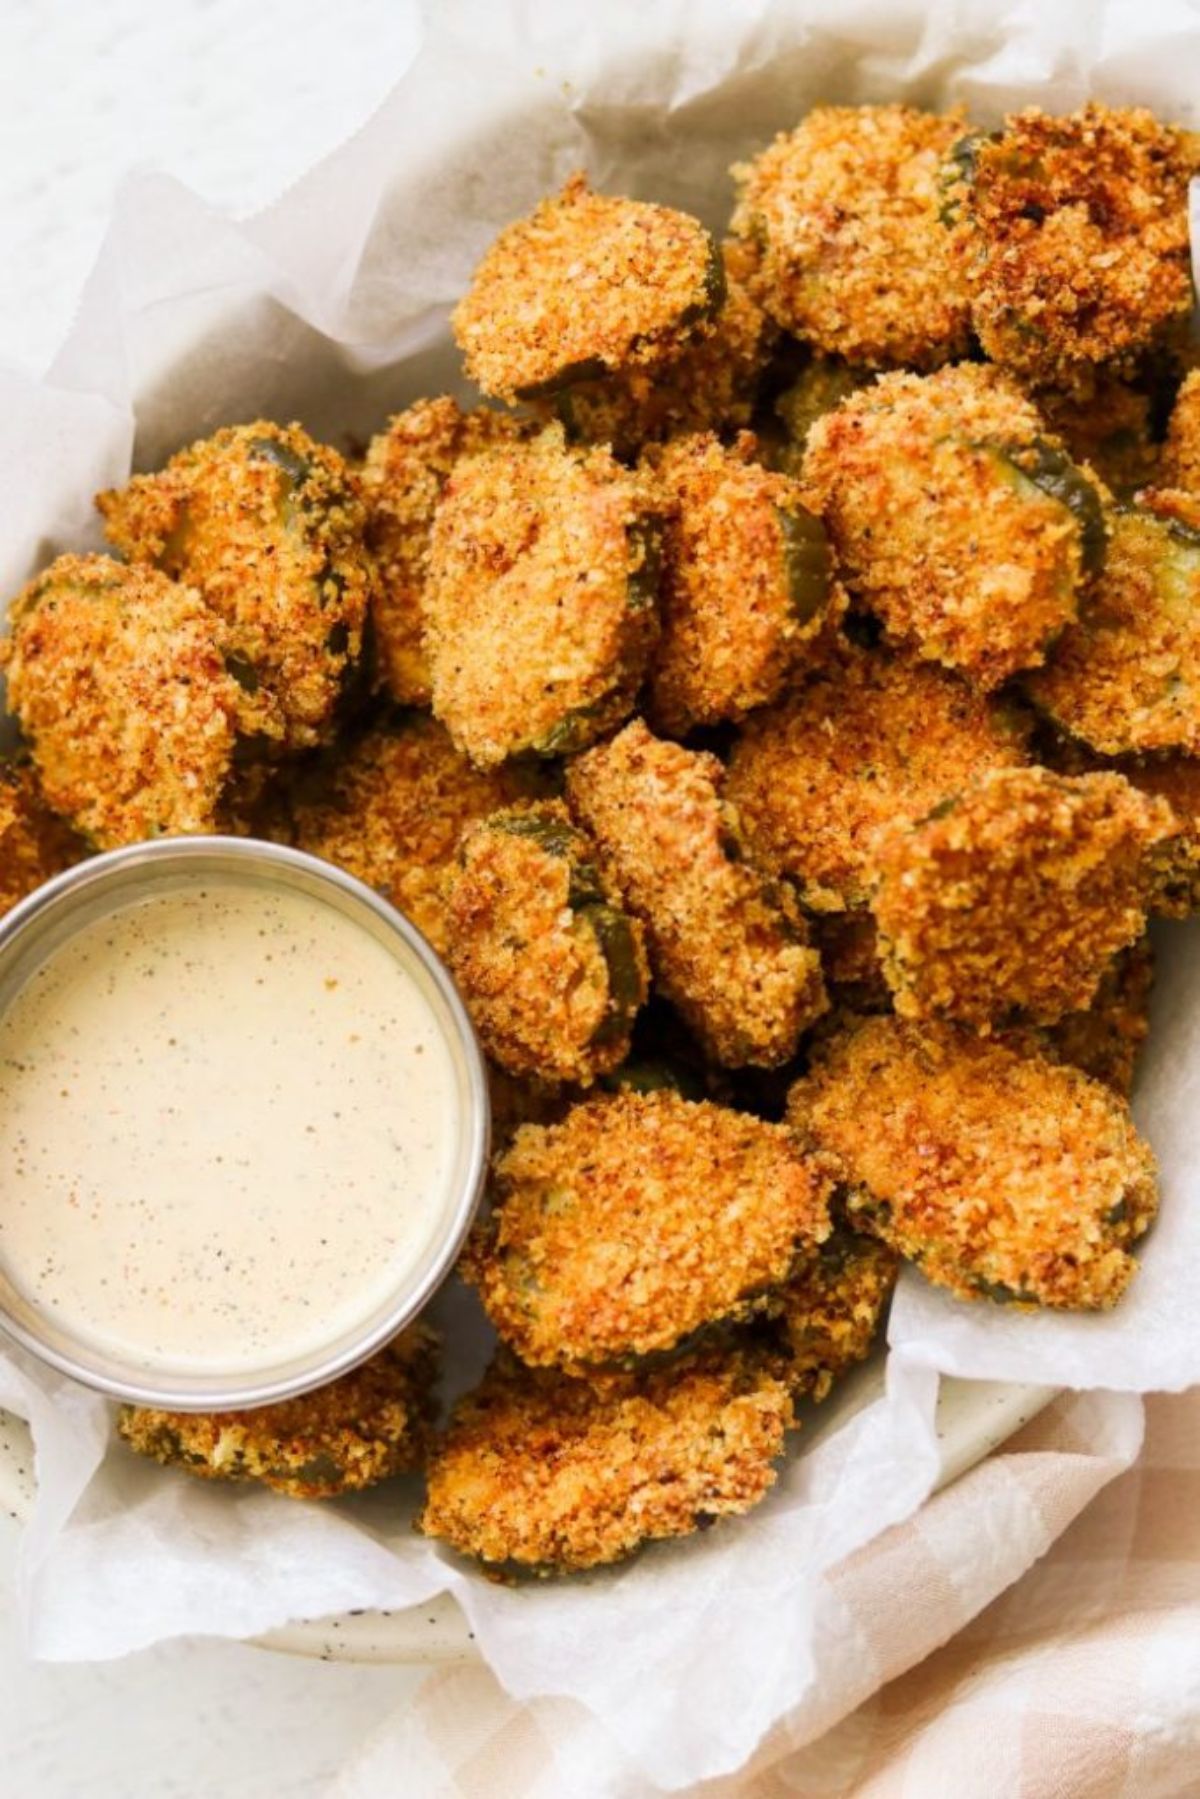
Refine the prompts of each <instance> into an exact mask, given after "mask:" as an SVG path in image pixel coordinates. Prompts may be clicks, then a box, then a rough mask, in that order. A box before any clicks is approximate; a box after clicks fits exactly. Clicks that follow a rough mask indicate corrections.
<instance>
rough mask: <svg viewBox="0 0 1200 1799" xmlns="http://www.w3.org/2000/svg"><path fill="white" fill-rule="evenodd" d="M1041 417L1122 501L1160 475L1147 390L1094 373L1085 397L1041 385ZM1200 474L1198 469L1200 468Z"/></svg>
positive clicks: (1074, 458) (1078, 460)
mask: <svg viewBox="0 0 1200 1799" xmlns="http://www.w3.org/2000/svg"><path fill="white" fill-rule="evenodd" d="M1037 405H1038V409H1039V410H1040V412H1041V414H1042V417H1043V418H1044V419H1045V421H1046V423H1047V425H1049V427H1050V429H1051V431H1053V432H1054V433H1055V434H1056V435H1057V436H1058V437H1059V438H1061V439H1062V441H1063V443H1064V444H1065V445H1066V449H1067V454H1068V455H1069V456H1070V458H1071V460H1072V461H1073V462H1075V463H1086V464H1087V466H1088V468H1090V469H1092V470H1094V471H1095V473H1096V474H1097V475H1098V476H1099V477H1100V479H1101V481H1103V483H1104V485H1105V486H1106V487H1107V488H1109V489H1110V490H1111V492H1112V493H1114V494H1115V495H1116V497H1117V499H1119V500H1131V499H1132V498H1133V497H1134V495H1135V494H1136V493H1137V491H1138V489H1139V488H1142V487H1149V486H1151V485H1152V484H1153V483H1154V482H1155V481H1156V480H1157V479H1161V480H1163V481H1164V483H1166V484H1170V485H1179V486H1182V487H1186V486H1187V485H1188V483H1187V482H1186V481H1181V482H1178V483H1175V482H1174V480H1173V478H1168V477H1167V476H1166V474H1165V472H1164V473H1163V474H1161V475H1160V473H1159V467H1160V458H1161V450H1160V445H1159V443H1158V441H1157V439H1156V436H1155V430H1154V403H1153V396H1152V395H1151V393H1150V391H1149V389H1148V388H1147V387H1144V386H1138V387H1135V386H1134V385H1132V383H1130V382H1128V381H1121V380H1119V379H1118V378H1117V377H1116V376H1115V375H1104V374H1100V375H1097V376H1096V379H1095V382H1094V384H1093V391H1092V392H1091V393H1090V394H1089V395H1088V396H1087V397H1086V399H1079V398H1078V397H1077V396H1075V395H1073V394H1061V393H1055V392H1054V391H1053V390H1052V389H1050V388H1043V389H1041V390H1040V391H1039V392H1038V394H1037ZM1198 472H1200V471H1198Z"/></svg>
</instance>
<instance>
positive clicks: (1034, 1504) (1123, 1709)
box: [335, 1389, 1200, 1799]
mask: <svg viewBox="0 0 1200 1799" xmlns="http://www.w3.org/2000/svg"><path fill="white" fill-rule="evenodd" d="M1138 1405H1139V1402H1138V1400H1137V1399H1135V1398H1133V1397H1132V1396H1128V1395H1115V1394H1109V1395H1101V1394H1095V1395H1087V1394H1073V1395H1067V1396H1064V1397H1063V1398H1060V1399H1059V1400H1056V1401H1055V1402H1054V1404H1053V1405H1051V1406H1050V1407H1049V1408H1047V1410H1046V1411H1045V1412H1043V1413H1042V1414H1041V1416H1040V1417H1038V1418H1037V1419H1035V1420H1034V1421H1033V1423H1032V1424H1030V1425H1028V1426H1027V1427H1026V1428H1025V1429H1024V1430H1023V1431H1022V1432H1021V1433H1020V1434H1019V1435H1018V1436H1017V1437H1014V1438H1013V1439H1012V1440H1011V1441H1010V1442H1009V1443H1007V1444H1005V1445H1004V1446H1003V1448H1002V1449H1000V1450H999V1451H997V1452H996V1453H995V1454H993V1455H991V1456H989V1457H988V1458H987V1460H986V1461H984V1462H982V1463H981V1464H980V1465H979V1466H978V1467H976V1468H975V1469H973V1470H972V1471H971V1472H970V1473H968V1474H966V1475H964V1476H963V1478H962V1479H961V1480H959V1481H957V1482H956V1483H955V1484H954V1485H953V1486H951V1487H949V1488H947V1489H946V1491H945V1492H943V1493H940V1494H939V1495H937V1496H936V1497H935V1498H933V1499H931V1500H930V1501H929V1502H928V1503H927V1504H926V1505H925V1506H924V1507H923V1508H922V1509H921V1511H920V1512H919V1513H918V1514H917V1515H916V1516H915V1517H914V1518H912V1519H910V1520H909V1521H908V1522H907V1523H905V1524H902V1525H898V1526H897V1527H895V1528H894V1529H892V1530H890V1531H888V1532H887V1533H886V1535H884V1536H883V1537H880V1538H879V1539H878V1540H877V1541H876V1542H874V1543H872V1544H870V1545H869V1546H868V1547H867V1548H865V1549H863V1550H861V1551H859V1552H858V1554H856V1555H854V1556H851V1557H850V1558H849V1559H848V1560H847V1561H846V1562H844V1563H842V1564H841V1565H840V1566H839V1567H838V1568H837V1569H836V1570H835V1572H834V1574H833V1576H832V1577H831V1579H830V1581H829V1590H828V1593H827V1595H826V1597H827V1601H828V1607H829V1614H828V1616H829V1625H830V1641H831V1643H836V1644H837V1645H838V1648H839V1651H840V1652H839V1653H838V1654H837V1656H836V1658H835V1661H836V1667H835V1668H834V1670H833V1673H832V1674H831V1675H829V1676H827V1677H826V1678H825V1679H824V1680H823V1681H822V1682H821V1683H820V1684H819V1686H818V1688H817V1690H816V1691H814V1693H813V1694H812V1695H810V1698H809V1700H808V1701H806V1703H805V1705H804V1707H803V1708H802V1710H801V1712H800V1713H798V1714H794V1715H793V1716H792V1717H791V1718H789V1719H788V1720H787V1721H786V1723H785V1724H784V1725H782V1726H780V1727H779V1728H778V1729H777V1730H775V1731H774V1732H773V1733H772V1734H771V1736H770V1737H769V1738H768V1739H767V1740H766V1742H764V1743H763V1744H762V1745H761V1746H760V1748H759V1751H758V1753H757V1755H756V1756H755V1757H754V1759H753V1761H752V1762H751V1763H750V1764H749V1766H748V1767H747V1768H746V1769H744V1770H742V1771H741V1772H740V1773H739V1774H737V1775H731V1776H729V1777H726V1778H723V1779H720V1780H715V1781H708V1782H705V1783H703V1784H702V1785H701V1786H699V1787H693V1788H692V1789H690V1790H691V1791H692V1792H693V1793H695V1794H697V1795H699V1796H700V1799H785V1796H787V1799H795V1796H796V1795H803V1796H804V1799H824V1796H826V1795H829V1796H832V1795H838V1796H839V1799H841V1796H843V1795H854V1799H942V1795H953V1796H954V1799H976V1796H978V1799H985V1796H986V1799H1010V1796H1011V1799H1183V1796H1184V1795H1195V1794H1200V1389H1193V1390H1192V1391H1191V1392H1190V1393H1186V1394H1183V1395H1179V1396H1174V1395H1161V1396H1154V1397H1152V1398H1150V1399H1148V1400H1147V1402H1146V1418H1147V1429H1146V1437H1145V1442H1144V1446H1143V1450H1142V1453H1141V1455H1140V1457H1139V1458H1138V1459H1137V1461H1136V1462H1134V1463H1133V1465H1132V1466H1128V1465H1127V1464H1128V1461H1129V1459H1130V1458H1129V1457H1128V1456H1127V1455H1123V1454H1122V1453H1121V1452H1120V1451H1119V1450H1118V1449H1117V1448H1116V1447H1115V1445H1116V1443H1117V1442H1119V1441H1124V1442H1125V1443H1126V1444H1127V1445H1128V1444H1130V1443H1132V1442H1135V1441H1136V1434H1135V1432H1136V1418H1135V1417H1132V1419H1131V1414H1134V1413H1135V1412H1136V1408H1137V1407H1138ZM1114 1408H1118V1409H1119V1408H1126V1415H1125V1416H1124V1417H1121V1416H1119V1415H1118V1412H1114ZM1131 1422H1132V1424H1133V1431H1132V1432H1131V1428H1130V1426H1131ZM1114 1423H1115V1426H1116V1428H1114ZM1037 1558H1040V1559H1037ZM1031 1563H1032V1564H1033V1565H1032V1566H1031V1565H1030V1564H1031ZM763 1628H764V1630H769V1629H770V1619H769V1617H764V1620H763ZM801 1744H802V1745H804V1746H803V1747H798V1745H801ZM659 1791H660V1789H659V1788H657V1787H655V1786H653V1785H652V1784H650V1783H648V1782H647V1781H646V1779H645V1778H644V1777H643V1776H641V1775H639V1774H638V1772H637V1770H636V1769H634V1768H632V1767H631V1766H630V1765H629V1763H628V1762H627V1761H626V1760H625V1758H624V1757H623V1756H622V1754H621V1752H620V1750H619V1749H618V1748H617V1746H616V1745H615V1744H614V1743H613V1741H612V1739H611V1738H610V1737H609V1736H608V1735H607V1733H606V1732H604V1731H603V1730H602V1729H601V1728H600V1727H599V1726H598V1725H597V1724H596V1723H595V1721H594V1720H593V1719H591V1718H590V1717H589V1716H588V1714H587V1713H586V1712H584V1711H583V1709H582V1708H581V1707H579V1706H578V1705H576V1704H574V1703H573V1702H566V1701H562V1700H553V1699H547V1700H538V1701H536V1702H535V1703H532V1704H524V1705H522V1704H516V1703H514V1702H513V1701H512V1700H510V1699H509V1698H508V1697H507V1696H506V1694H505V1693H504V1692H503V1691H502V1689H501V1688H500V1687H499V1685H498V1684H497V1682H496V1681H495V1680H494V1679H493V1677H492V1676H491V1675H490V1674H489V1673H488V1672H487V1670H486V1669H484V1668H481V1667H478V1666H472V1667H464V1668H455V1669H449V1670H446V1671H444V1672H440V1673H437V1674H434V1675H432V1676H431V1677H430V1678H429V1679H428V1680H427V1681H426V1683H425V1685H424V1686H423V1688H422V1689H421V1691H420V1694H419V1696H418V1698H417V1701H416V1703H415V1704H414V1705H413V1706H411V1707H409V1708H407V1709H406V1710H405V1711H404V1712H402V1713H398V1714H396V1715H395V1716H394V1717H393V1718H392V1719H390V1720H389V1721H388V1722H387V1724H386V1725H385V1726H384V1728H383V1729H382V1730H381V1731H379V1732H378V1733H377V1734H376V1736H375V1737H374V1738H373V1739H372V1740H371V1741H370V1742H368V1743H367V1744H366V1745H365V1746H364V1748H363V1751H362V1752H361V1754H360V1755H359V1756H358V1758H357V1759H356V1761H355V1762H354V1764H353V1765H352V1766H351V1767H350V1768H348V1769H347V1770H346V1772H345V1773H344V1774H343V1776H342V1778H341V1779H340V1780H339V1782H338V1783H337V1786H336V1788H335V1794H336V1799H376V1796H377V1795H383V1794H395V1793H399V1792H404V1793H410V1794H412V1795H414V1799H416V1796H417V1795H419V1796H420V1799H443V1796H445V1799H449V1796H451V1795H453V1796H455V1799H459V1796H461V1799H477V1796H478V1799H485V1796H486V1799H650V1796H652V1795H655V1794H657V1793H658V1792H659Z"/></svg>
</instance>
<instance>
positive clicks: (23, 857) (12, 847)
mask: <svg viewBox="0 0 1200 1799" xmlns="http://www.w3.org/2000/svg"><path fill="white" fill-rule="evenodd" d="M86 853H87V850H86V846H85V845H84V843H83V842H82V841H81V840H80V839H79V838H78V837H77V836H76V835H75V833H74V832H73V831H72V830H70V829H69V828H68V827H67V826H66V825H65V824H64V823H63V821H62V820H61V819H60V818H57V817H56V816H55V814H54V813H53V812H51V811H50V809H49V807H48V806H47V804H46V801H45V799H44V797H43V795H42V791H41V788H40V787H39V786H38V783H37V779H36V777H35V776H34V773H33V770H32V769H31V768H30V767H29V766H28V764H27V763H15V762H0V917H2V916H3V915H4V913H5V912H9V911H11V910H12V908H13V907H14V906H15V905H16V903H17V901H18V900H23V899H24V898H25V897H26V895H27V894H30V893H32V892H33V890H34V888H35V887H40V886H41V884H42V882H43V881H48V880H50V879H51V877H52V876H54V875H57V874H61V873H62V872H63V870H64V869H65V868H70V867H71V866H72V865H73V864H74V863H76V862H81V861H82V860H83V858H84V856H85V855H86Z"/></svg>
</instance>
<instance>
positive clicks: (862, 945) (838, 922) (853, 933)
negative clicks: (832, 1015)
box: [809, 907, 892, 1012]
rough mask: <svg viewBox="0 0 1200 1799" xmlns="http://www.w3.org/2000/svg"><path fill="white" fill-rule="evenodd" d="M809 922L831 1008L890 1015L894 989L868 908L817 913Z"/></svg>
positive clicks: (873, 920)
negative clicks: (890, 984) (888, 977)
mask: <svg viewBox="0 0 1200 1799" xmlns="http://www.w3.org/2000/svg"><path fill="white" fill-rule="evenodd" d="M809 922H810V928H811V930H812V935H813V942H814V943H815V944H816V946H817V948H818V950H819V951H820V953H821V968H822V971H823V972H824V975H825V989H826V991H827V993H828V994H829V999H830V1004H831V1006H832V1007H834V1008H837V1007H845V1008H847V1009H848V1010H849V1011H851V1012H890V1011H891V1009H892V990H891V988H890V987H889V986H888V984H887V982H886V981H885V980H884V978H883V964H882V962H881V961H880V959H879V932H878V930H877V929H876V926H875V919H874V917H873V915H872V914H871V913H870V912H869V911H868V910H867V909H866V907H858V908H856V909H855V910H854V911H852V912H814V913H813V916H812V918H811V919H810V921H809Z"/></svg>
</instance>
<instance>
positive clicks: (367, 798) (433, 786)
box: [286, 713, 536, 954]
mask: <svg viewBox="0 0 1200 1799" xmlns="http://www.w3.org/2000/svg"><path fill="white" fill-rule="evenodd" d="M534 791H536V789H535V787H534V781H533V777H532V776H531V775H530V773H529V771H527V770H525V769H519V768H511V769H504V770H492V771H491V772H490V773H486V774H485V773H481V772H480V770H479V769H477V768H473V767H472V766H471V764H470V763H469V762H468V761H467V759H466V757H465V756H460V755H459V753H458V751H457V750H456V749H455V747H454V745H453V744H452V743H451V741H450V739H449V737H448V736H447V734H446V732H445V731H444V730H443V729H442V727H441V725H439V724H437V723H436V722H435V720H433V719H432V718H429V717H427V716H425V715H424V714H422V713H406V714H402V715H400V716H399V717H397V718H395V719H392V720H390V721H388V722H387V723H385V724H383V725H377V726H375V727H374V728H373V729H371V730H369V731H367V732H365V733H364V735H363V736H361V737H360V738H359V739H358V740H357V742H355V743H353V744H351V745H350V746H349V748H347V749H346V750H345V751H343V752H341V753H339V754H338V755H337V756H336V757H333V758H331V759H330V760H329V761H327V762H325V763H323V764H321V765H320V766H319V767H317V768H315V769H309V770H305V772H304V773H303V774H302V775H301V776H300V777H299V778H298V780H297V781H296V782H295V784H294V786H293V788H292V791H291V793H290V795H289V796H288V800H289V804H288V815H289V825H288V829H287V832H286V835H287V837H288V840H289V841H290V842H292V843H294V844H295V846H296V848H297V849H302V850H308V851H309V852H310V854H312V855H314V856H322V857H323V858H324V859H325V861H326V862H336V863H337V865H338V867H339V868H344V869H345V870H346V871H347V873H348V874H352V875H356V876H357V878H358V879H359V880H360V881H365V882H366V883H367V886H368V887H376V888H378V889H379V891H380V892H381V893H383V894H385V895H386V897H387V898H388V899H390V900H391V902H392V904H393V905H394V906H398V907H399V909H400V911H401V912H403V913H404V914H405V915H406V916H407V917H408V918H411V919H412V921H413V923H414V924H415V925H416V926H417V928H418V929H419V930H421V931H423V932H424V933H425V935H426V937H428V939H429V941H430V943H432V945H433V947H434V948H435V949H436V950H437V951H438V953H439V954H444V953H445V950H446V943H447V921H446V901H445V891H444V889H445V877H446V874H447V871H448V870H449V868H450V866H451V863H452V861H453V859H454V852H455V850H456V849H457V847H458V839H459V836H460V834H461V833H462V831H463V830H464V829H465V828H466V826H467V825H469V824H473V823H474V822H475V821H476V820H477V819H480V818H486V817H487V815H488V813H489V812H494V811H496V809H497V808H498V807H500V806H506V805H511V804H512V802H513V801H514V800H518V799H522V798H525V797H528V796H529V795H530V794H531V793H532V792H534Z"/></svg>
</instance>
